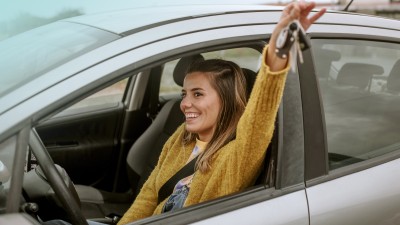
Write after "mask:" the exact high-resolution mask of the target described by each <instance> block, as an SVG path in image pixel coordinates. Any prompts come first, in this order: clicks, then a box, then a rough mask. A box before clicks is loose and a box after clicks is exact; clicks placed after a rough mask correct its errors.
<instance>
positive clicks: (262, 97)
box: [229, 46, 289, 189]
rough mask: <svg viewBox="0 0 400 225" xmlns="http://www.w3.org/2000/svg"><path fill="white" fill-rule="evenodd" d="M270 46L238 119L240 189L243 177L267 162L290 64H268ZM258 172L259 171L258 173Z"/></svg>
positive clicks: (236, 158) (236, 156) (234, 168)
mask: <svg viewBox="0 0 400 225" xmlns="http://www.w3.org/2000/svg"><path fill="white" fill-rule="evenodd" d="M267 50H268V46H266V47H265V48H264V50H263V60H262V66H261V68H260V71H259V73H258V75H257V78H256V82H255V84H254V87H253V90H252V92H251V95H250V99H249V102H248V104H247V106H246V109H245V111H244V113H243V115H242V117H241V118H240V120H239V123H238V126H237V131H236V132H237V133H236V139H237V140H236V142H235V143H234V144H235V145H234V146H233V147H234V148H235V149H233V151H234V152H235V153H234V154H230V156H231V157H233V161H235V162H234V165H232V164H231V165H229V166H231V167H232V171H236V174H234V173H232V174H231V175H233V176H235V177H237V178H239V179H237V182H239V184H233V185H238V186H239V189H241V188H245V187H241V186H243V185H245V186H248V184H247V183H246V182H245V183H244V184H243V183H242V181H241V180H240V179H245V180H246V179H247V178H248V176H250V177H251V176H254V175H256V174H257V173H258V172H259V169H260V168H261V165H262V162H263V161H264V157H265V153H266V149H267V148H268V145H269V144H270V142H271V139H272V136H273V132H274V128H275V119H276V116H277V112H278V108H279V105H280V102H281V99H282V95H283V90H284V86H285V81H286V77H287V73H288V70H289V65H287V67H286V68H285V69H283V70H281V71H277V72H272V71H270V68H269V66H268V65H266V63H265V62H266V57H267ZM255 173H256V174H255Z"/></svg>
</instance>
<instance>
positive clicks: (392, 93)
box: [313, 41, 400, 170]
mask: <svg viewBox="0 0 400 225" xmlns="http://www.w3.org/2000/svg"><path fill="white" fill-rule="evenodd" d="M320 42H321V43H319V42H315V44H314V45H313V47H314V58H315V59H316V72H317V74H318V78H319V85H320V88H321V95H322V99H323V101H324V112H325V120H326V124H327V125H326V126H327V128H326V129H327V135H328V158H329V168H330V169H331V170H332V169H337V168H341V167H343V166H346V165H350V164H354V163H358V162H362V161H364V160H367V159H370V158H373V157H376V156H377V155H382V154H384V153H388V152H391V151H393V149H396V148H398V143H397V142H398V141H397V137H394V136H392V135H383V136H381V137H380V138H379V139H376V141H375V142H376V144H374V145H372V144H371V143H369V142H368V140H364V141H360V140H357V141H356V142H355V141H354V139H357V138H360V137H365V138H368V137H369V138H372V137H374V136H376V135H380V134H381V132H379V129H382V128H383V127H386V128H385V129H392V132H390V133H397V132H398V128H395V127H394V126H391V125H389V124H388V122H387V121H390V120H391V121H395V120H398V119H396V118H398V117H397V115H396V114H395V113H393V112H395V111H397V110H396V107H397V105H398V102H399V101H400V98H399V97H400V96H399V93H400V79H399V77H400V76H399V75H400V73H399V71H400V70H399V69H400V59H394V60H393V59H392V58H390V61H389V60H386V61H388V62H387V63H383V62H384V59H385V57H384V56H385V54H386V53H387V52H390V53H391V54H395V53H396V51H398V50H396V49H391V50H388V49H387V47H385V46H384V48H383V47H382V46H381V45H379V43H373V42H371V43H363V44H361V43H362V42H361V41H360V43H357V42H356V41H355V42H354V46H353V45H346V46H344V47H343V46H341V42H340V41H338V42H332V44H330V43H329V42H328V41H325V42H326V43H325V44H324V43H323V41H320ZM317 43H318V44H317ZM332 46H334V47H332ZM365 46H367V47H365ZM368 48H371V49H373V50H370V49H368ZM364 51H368V52H369V53H370V51H371V52H373V51H376V52H377V53H376V55H375V56H373V55H372V56H371V54H365V55H363V53H364ZM385 52H386V53H385ZM362 57H365V58H362ZM373 57H375V58H376V59H374V58H373ZM371 58H372V59H371ZM317 59H318V60H317ZM392 61H394V63H392ZM397 109H398V108H397ZM344 121H348V122H350V121H351V122H352V124H353V125H354V130H351V131H350V130H348V129H347V130H342V128H341V123H348V122H344ZM389 123H390V122H389ZM374 126H375V127H376V128H375V129H372V128H371V127H374ZM343 127H346V125H343ZM352 134H358V135H359V136H354V135H352ZM348 146H351V149H352V151H350V150H349V148H348Z"/></svg>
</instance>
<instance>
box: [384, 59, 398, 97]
mask: <svg viewBox="0 0 400 225" xmlns="http://www.w3.org/2000/svg"><path fill="white" fill-rule="evenodd" d="M386 87H387V90H388V91H391V92H400V59H398V60H397V61H396V63H395V64H394V66H393V68H392V70H391V71H390V73H389V76H388V78H387V83H386Z"/></svg>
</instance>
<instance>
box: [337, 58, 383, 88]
mask: <svg viewBox="0 0 400 225" xmlns="http://www.w3.org/2000/svg"><path fill="white" fill-rule="evenodd" d="M383 72H384V70H383V67H382V66H378V65H371V64H366V63H346V64H344V65H343V66H342V68H341V69H340V71H339V73H338V76H337V78H336V82H337V83H338V84H343V85H351V86H356V87H359V88H366V87H367V86H368V84H369V82H370V81H371V78H372V76H373V75H381V74H383Z"/></svg>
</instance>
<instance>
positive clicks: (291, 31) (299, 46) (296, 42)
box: [276, 20, 310, 71]
mask: <svg viewBox="0 0 400 225" xmlns="http://www.w3.org/2000/svg"><path fill="white" fill-rule="evenodd" d="M309 47H310V42H309V40H308V38H307V37H306V35H305V31H304V29H303V28H302V27H301V25H300V23H299V21H297V20H296V21H294V22H292V23H291V24H290V25H289V26H287V27H286V28H284V29H283V30H282V31H281V33H280V34H279V37H278V39H277V41H276V54H277V55H278V57H280V58H283V59H286V58H287V57H288V54H289V52H290V54H291V60H290V61H291V63H290V64H291V67H292V70H293V71H294V70H295V65H296V62H297V57H299V61H300V63H303V54H302V51H304V50H306V49H308V48H309Z"/></svg>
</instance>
